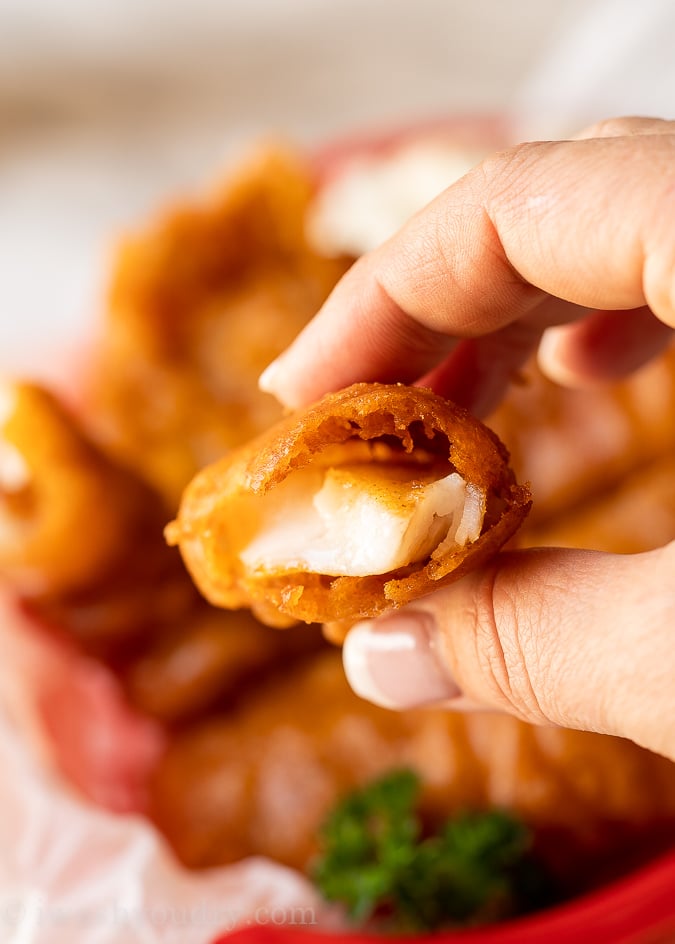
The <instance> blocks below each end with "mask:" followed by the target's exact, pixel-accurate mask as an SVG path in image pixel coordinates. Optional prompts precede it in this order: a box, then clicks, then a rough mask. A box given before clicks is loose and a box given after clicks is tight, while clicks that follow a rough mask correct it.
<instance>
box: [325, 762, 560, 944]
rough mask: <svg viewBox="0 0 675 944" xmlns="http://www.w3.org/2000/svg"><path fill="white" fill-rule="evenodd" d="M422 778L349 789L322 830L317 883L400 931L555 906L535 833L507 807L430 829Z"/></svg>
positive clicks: (359, 916) (397, 776)
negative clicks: (423, 810) (537, 856)
mask: <svg viewBox="0 0 675 944" xmlns="http://www.w3.org/2000/svg"><path fill="white" fill-rule="evenodd" d="M419 794H420V783H419V779H418V777H417V776H416V775H415V774H414V773H413V772H412V771H410V770H399V771H395V772H393V773H391V774H389V775H387V776H385V777H383V778H382V779H380V780H377V781H375V782H373V783H371V784H369V785H368V786H367V787H365V788H364V789H362V790H360V791H357V792H355V793H352V794H350V795H349V796H347V797H346V798H345V799H344V800H343V801H342V802H341V803H340V805H339V806H338V807H337V808H336V809H335V810H334V812H333V813H332V814H331V815H330V816H329V818H328V819H327V821H326V822H325V824H324V826H323V828H322V830H321V841H322V847H323V851H322V855H321V857H320V858H319V859H318V860H317V862H316V863H315V866H314V870H313V877H314V880H315V882H316V884H317V886H318V887H319V889H320V890H321V892H322V894H323V895H324V897H325V898H326V899H328V900H329V901H337V902H341V903H342V904H344V905H345V907H346V910H347V913H348V914H349V916H350V917H351V918H352V919H353V920H354V921H355V922H359V923H364V922H369V923H371V924H373V923H377V924H381V925H383V926H386V927H388V928H390V929H393V928H395V929H396V930H399V931H422V930H433V929H436V928H440V927H445V926H457V925H465V924H478V923H484V922H488V921H495V920H499V919H501V918H504V917H507V916H510V915H512V914H515V913H519V912H522V911H525V910H532V908H534V907H537V906H542V905H544V904H547V903H549V900H550V898H551V888H550V884H549V882H548V879H547V877H546V876H545V875H544V874H543V872H541V870H539V869H538V868H537V866H536V864H535V862H534V860H533V859H532V856H531V845H532V836H531V834H530V831H529V830H528V829H527V828H526V827H525V826H524V825H523V824H522V823H521V822H520V821H519V820H517V819H516V818H515V817H514V816H512V815H510V814H509V813H506V812H503V811H501V810H491V811H488V812H465V813H462V814H460V815H458V816H456V817H455V818H453V819H452V820H449V821H448V822H447V823H445V825H443V827H442V828H441V829H440V831H439V832H437V833H436V834H434V835H430V836H424V835H423V827H422V821H421V818H420V816H419V813H418V812H417V809H416V807H417V804H418V801H419Z"/></svg>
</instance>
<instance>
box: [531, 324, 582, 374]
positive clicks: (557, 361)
mask: <svg viewBox="0 0 675 944" xmlns="http://www.w3.org/2000/svg"><path fill="white" fill-rule="evenodd" d="M564 336H565V328H564V326H563V327H562V328H547V329H546V331H544V333H543V334H542V336H541V340H540V342H539V349H538V351H537V361H538V363H539V367H540V368H541V370H542V371H543V373H544V374H546V376H547V377H548V378H549V380H553V381H554V382H555V383H557V384H559V385H560V386H561V387H574V386H578V378H577V377H576V375H575V374H574V373H573V372H572V371H570V370H569V369H568V368H567V367H566V365H565V363H564V361H562V360H561V358H560V349H561V341H562V340H563V338H564Z"/></svg>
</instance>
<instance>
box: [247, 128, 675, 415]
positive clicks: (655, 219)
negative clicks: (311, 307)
mask: <svg viewBox="0 0 675 944" xmlns="http://www.w3.org/2000/svg"><path fill="white" fill-rule="evenodd" d="M674 210H675V135H665V134H660V135H639V136H631V137H612V138H602V139H590V140H579V141H562V142H543V143H535V144H527V145H521V146H519V147H516V148H512V149H511V150H509V151H505V152H503V153H500V154H497V155H495V156H494V157H492V158H489V159H488V160H487V161H484V162H483V163H482V164H480V165H479V166H478V167H477V168H476V169H474V170H473V171H471V172H470V173H469V174H467V175H466V176H465V177H463V178H462V179H461V180H460V181H458V182H457V183H456V184H454V185H453V186H451V187H449V188H448V189H447V190H446V191H445V192H444V193H443V194H441V195H440V196H439V197H438V198H437V199H436V200H434V201H433V202H432V203H430V204H429V205H428V206H427V207H426V208H425V209H424V210H422V211H421V212H420V213H418V214H417V215H416V216H414V217H413V218H412V219H411V220H410V221H409V222H408V223H407V224H406V226H405V227H403V229H401V230H400V231H399V232H398V233H397V234H396V235H395V236H394V237H393V238H392V239H390V240H389V241H388V242H386V243H385V244H383V246H381V247H380V248H379V249H377V250H376V251H375V252H373V253H370V254H368V255H366V256H364V257H362V258H361V259H360V260H359V261H358V262H357V263H356V264H355V265H354V266H353V267H352V269H351V270H350V271H349V272H348V273H347V275H346V276H345V277H344V278H343V279H342V281H341V282H340V283H339V284H338V286H337V287H336V289H335V290H334V292H333V293H332V295H331V296H330V297H329V299H328V300H327V301H326V303H325V304H324V306H323V308H322V309H321V311H320V312H319V314H318V315H317V316H316V317H315V318H314V320H313V321H312V322H310V324H309V325H308V326H307V327H306V328H305V330H304V331H303V332H302V333H301V334H300V335H299V336H298V338H297V339H296V340H295V342H294V343H293V344H292V345H291V347H290V348H289V349H288V350H287V351H286V352H285V353H284V354H283V355H282V356H281V357H280V358H279V359H278V360H277V361H275V362H274V364H273V365H271V367H270V368H269V369H268V371H266V372H265V374H263V377H262V378H261V386H262V387H263V389H266V390H268V391H270V392H273V393H275V394H276V395H277V396H278V397H279V399H281V400H282V401H283V402H285V403H286V404H287V405H290V406H297V405H300V404H301V403H304V402H308V401H310V400H312V399H315V398H317V397H318V396H320V395H322V394H323V393H325V392H326V391H328V390H332V389H338V388H340V387H343V386H346V385H347V384H350V383H352V382H354V381H356V380H383V381H388V382H391V381H395V380H400V381H406V382H410V381H413V380H415V379H418V378H419V377H420V376H421V375H422V374H424V373H425V372H427V371H429V370H430V369H431V368H432V367H433V366H434V365H435V364H438V363H439V362H440V361H441V360H442V359H443V357H444V356H446V355H447V354H448V353H449V351H450V350H451V349H452V347H453V345H454V344H455V343H456V342H457V340H458V339H461V338H478V337H481V336H483V335H486V334H489V333H492V332H495V331H498V330H500V329H502V328H504V327H505V326H507V325H509V324H511V323H513V322H515V321H518V320H521V319H525V318H527V319H529V320H530V321H531V320H532V319H535V320H536V317H537V310H538V307H539V306H540V305H541V303H542V301H543V299H545V298H546V297H547V296H548V295H552V296H555V297H556V298H558V299H563V300H565V301H567V302H570V303H573V304H575V305H581V306H584V307H586V308H599V309H632V308H637V307H640V306H643V305H645V304H646V305H648V306H649V307H650V308H651V310H652V311H653V312H654V313H655V314H656V316H657V317H658V318H660V319H661V320H662V321H664V322H665V323H666V324H668V325H671V326H673V325H675V309H674V304H675V298H674V296H675V286H674V284H673V271H674V265H675V230H674V229H673V227H672V223H671V221H672V219H673V218H674V216H675V214H674V212H673V211H674ZM548 317H549V316H548V315H542V319H543V320H544V321H545V323H543V324H542V329H543V328H544V327H547V326H548V324H550V320H547V319H548Z"/></svg>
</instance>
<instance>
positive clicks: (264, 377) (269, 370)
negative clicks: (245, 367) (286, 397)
mask: <svg viewBox="0 0 675 944" xmlns="http://www.w3.org/2000/svg"><path fill="white" fill-rule="evenodd" d="M282 375H283V368H282V366H281V362H280V360H279V358H277V359H276V360H275V361H272V363H271V364H268V366H267V367H266V368H265V370H264V371H263V372H262V374H261V375H260V377H259V378H258V387H259V388H260V390H262V392H263V393H271V394H272V396H275V397H276V398H277V399H278V400H281V399H282V397H281V392H280V386H281V384H280V381H281V378H282Z"/></svg>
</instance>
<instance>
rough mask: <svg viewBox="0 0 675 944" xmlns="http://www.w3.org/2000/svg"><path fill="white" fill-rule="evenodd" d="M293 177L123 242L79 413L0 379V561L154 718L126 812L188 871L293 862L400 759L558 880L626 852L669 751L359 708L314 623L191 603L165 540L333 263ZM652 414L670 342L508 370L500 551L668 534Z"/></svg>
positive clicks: (512, 723)
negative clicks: (133, 808) (606, 372)
mask: <svg viewBox="0 0 675 944" xmlns="http://www.w3.org/2000/svg"><path fill="white" fill-rule="evenodd" d="M314 193H315V185H314V181H313V176H312V172H311V168H310V167H308V166H307V164H306V163H305V161H304V160H303V159H302V158H300V157H298V156H297V155H294V154H293V153H290V152H288V151H286V150H284V149H278V148H271V149H266V150H264V151H262V152H260V153H259V154H257V155H254V156H253V157H251V158H250V159H249V160H247V161H246V162H245V164H244V165H243V166H242V168H241V169H240V170H239V171H238V172H237V173H235V174H233V175H232V176H231V177H230V178H229V179H228V180H227V181H226V182H225V183H224V185H223V186H222V188H221V189H219V190H218V191H216V192H215V193H214V194H212V195H211V196H210V197H208V198H207V199H206V200H205V201H204V202H201V203H200V202H194V203H190V204H187V205H185V206H182V207H179V208H177V209H175V210H172V211H170V212H168V213H167V214H165V215H164V216H163V217H162V218H161V219H160V220H158V221H157V222H156V223H154V224H153V225H151V226H150V227H149V228H148V230H147V231H146V232H145V233H144V234H142V235H140V236H137V237H132V238H129V239H128V240H127V241H126V243H125V244H124V245H123V247H122V249H121V253H120V256H119V260H118V263H117V267H116V271H115V275H114V279H113V284H112V290H111V295H110V308H109V312H108V315H107V319H106V322H105V327H104V331H103V333H102V337H101V339H100V343H99V346H98V347H97V349H96V350H95V351H94V352H92V356H91V364H92V369H91V373H90V376H89V378H88V379H87V381H86V384H87V386H86V394H85V395H84V396H83V397H82V403H83V404H84V407H83V408H82V409H80V410H79V411H78V412H77V414H76V413H74V412H71V411H69V410H68V409H67V408H66V407H65V406H64V405H63V404H61V403H60V402H59V401H58V400H57V399H56V398H55V397H54V396H52V395H51V394H49V393H47V392H46V391H44V390H41V389H39V388H37V387H34V386H30V385H25V384H21V383H17V384H8V385H6V386H5V387H4V388H3V390H2V391H1V393H0V574H1V575H2V577H3V579H4V581H5V582H6V583H7V584H8V586H9V587H10V588H11V590H12V592H13V593H15V594H16V595H17V596H19V597H20V598H21V600H22V601H23V603H24V604H25V606H26V607H27V608H28V609H29V610H30V612H31V613H33V614H34V616H35V618H36V619H38V620H40V621H41V622H42V623H44V624H48V625H49V626H51V627H53V628H54V631H55V632H58V633H59V634H61V635H66V636H68V637H69V638H71V639H74V640H76V642H77V645H78V646H80V647H82V648H83V649H84V650H85V651H86V652H87V653H88V654H89V655H91V656H93V657H95V658H96V659H99V660H101V661H102V662H104V663H105V664H106V665H108V666H110V667H111V668H112V669H113V670H114V672H115V673H116V675H117V677H118V678H119V680H120V684H121V685H122V687H123V689H124V691H125V693H126V697H127V698H128V700H129V702H130V703H131V704H132V705H133V706H134V707H135V708H136V709H137V710H138V711H139V712H141V713H144V714H146V715H149V716H151V717H153V718H155V719H157V721H158V722H159V723H160V724H161V725H162V726H163V727H164V728H165V730H166V732H167V744H168V746H167V748H166V750H165V752H164V754H163V756H162V758H161V759H160V761H159V763H158V764H157V766H156V768H155V770H154V772H153V774H152V777H151V780H150V782H149V783H148V796H149V801H148V805H147V808H146V810H145V812H147V813H148V815H150V816H151V817H152V818H153V819H154V821H155V822H156V823H157V825H158V827H159V828H160V829H161V830H162V831H163V832H164V833H165V835H166V836H167V837H168V839H169V841H170V842H171V844H172V846H173V848H174V849H175V851H176V853H177V855H178V856H179V858H180V859H181V860H182V861H183V862H185V863H186V864H187V865H189V866H192V867H204V866H212V865H216V864H220V863H227V862H232V861H234V860H237V859H239V858H242V857H244V856H247V855H251V854H262V855H267V856H270V857H272V858H274V859H276V860H279V861H281V862H284V863H287V864H289V865H291V866H295V867H298V868H304V867H306V865H307V863H308V862H309V861H310V859H311V857H312V855H313V854H314V852H315V850H316V842H317V838H316V834H317V828H318V826H319V824H320V822H321V821H322V819H323V818H324V816H325V814H326V812H327V811H328V810H329V809H330V808H331V806H333V804H334V803H335V801H336V800H337V799H338V798H339V797H340V796H342V795H343V794H344V793H345V792H346V791H348V790H349V789H350V788H353V787H355V786H357V785H360V784H363V783H366V782H367V781H369V780H370V779H372V778H373V777H375V776H377V775H380V774H382V773H384V772H386V771H387V770H390V769H392V768H396V767H401V766H411V767H413V768H415V769H416V770H417V771H418V773H419V774H420V776H421V778H422V781H423V785H424V808H425V813H426V815H428V816H429V817H430V818H434V817H441V816H446V815H447V814H448V813H450V812H452V811H453V810H457V809H465V808H473V809H484V808H489V807H492V806H498V807H502V808H507V809H510V810H513V811H514V812H516V813H518V814H520V815H521V816H522V817H523V818H524V820H525V821H526V822H527V823H529V824H530V825H531V826H532V827H533V828H534V830H535V834H536V837H537V843H538V844H539V845H540V847H541V850H542V852H543V854H544V857H545V858H546V859H547V861H548V863H549V865H550V867H551V868H552V870H553V871H554V872H556V873H557V874H558V875H559V876H560V877H562V879H563V882H564V883H566V884H567V886H568V887H569V888H570V889H577V888H580V887H584V886H585V885H588V884H590V883H592V882H595V881H599V880H601V879H602V878H605V877H608V876H610V875H612V874H615V873H616V872H618V871H625V870H626V869H628V868H629V867H630V866H631V865H633V864H634V863H635V862H636V861H641V860H644V859H645V858H646V857H648V856H649V855H651V854H653V852H654V851H656V850H658V849H661V848H664V847H666V846H668V845H669V844H671V843H672V842H673V841H674V840H675V767H674V766H673V765H672V764H670V763H669V762H668V761H666V760H664V759H663V758H660V757H657V756H655V755H652V754H650V753H649V752H647V751H644V750H642V749H640V748H638V747H636V746H635V745H633V744H631V743H628V742H625V741H622V740H620V739H616V738H610V737H604V736H600V735H595V734H589V733H579V732H572V731H564V730H560V729H555V728H534V727H531V726H528V725H526V724H524V723H522V722H519V721H517V720H515V719H513V718H509V717H504V716H495V715H490V714H472V715H466V716H462V715H455V714H449V713H445V712H443V711H441V710H427V711H414V712H413V711H411V712H402V713H392V712H387V711H385V710H383V709H379V708H375V707H373V706H372V705H370V704H367V703H365V702H363V701H361V700H360V699H359V698H357V697H356V696H355V695H354V694H353V693H352V692H351V690H350V689H349V688H348V686H347V684H346V681H345V679H344V677H343V673H342V666H341V659H340V652H339V650H338V649H337V648H335V647H333V646H331V645H330V644H328V643H327V642H326V641H325V640H324V637H323V636H322V633H321V630H320V627H318V626H316V625H303V626H301V627H298V626H295V627H293V628H290V629H284V630H281V629H270V628H268V627H267V626H264V625H262V624H261V623H259V622H258V620H257V619H256V617H254V616H253V615H252V614H251V613H250V612H249V610H247V609H242V610H239V611H224V610H220V609H216V608H214V607H212V606H211V605H209V604H208V603H207V602H206V601H205V600H203V599H202V598H201V597H200V596H199V594H198V593H197V592H196V590H195V589H194V587H193V584H192V581H191V579H190V577H189V576H188V574H187V572H186V571H185V569H184V567H183V564H182V562H181V559H180V557H179V555H178V553H177V551H176V550H175V549H173V548H169V547H168V546H167V545H166V544H165V541H164V538H163V533H162V532H163V528H164V526H165V525H166V523H167V522H168V521H169V520H170V519H171V518H173V517H174V516H175V514H176V511H177V507H178V503H179V499H180V496H181V493H182V492H183V489H184V488H185V487H186V486H187V484H188V482H189V481H190V479H191V478H192V477H193V476H194V475H195V473H197V472H198V470H199V469H200V468H202V467H203V466H204V465H206V464H207V463H210V462H213V461H214V460H217V459H219V458H220V457H221V456H222V455H223V454H227V453H228V452H229V450H231V449H232V448H234V447H237V446H240V445H241V444H242V443H245V442H247V441H248V440H249V439H250V438H251V437H252V436H254V435H257V434H259V433H261V432H263V431H264V430H266V429H267V428H268V427H269V426H270V424H272V423H273V422H275V421H276V420H277V419H279V417H280V409H279V407H278V406H277V404H276V403H275V402H274V401H273V399H272V398H271V397H269V396H266V395H264V394H262V393H260V392H259V391H258V389H257V377H258V375H259V373H260V371H261V370H262V369H263V368H264V367H265V366H266V364H267V363H268V362H269V361H271V360H272V359H273V358H274V357H275V356H276V355H277V354H278V353H279V352H280V351H281V350H282V349H283V348H284V347H285V346H286V345H287V344H288V342H289V341H290V340H291V339H292V338H293V337H294V335H295V334H296V333H297V331H298V330H299V329H300V328H301V327H302V326H303V324H305V323H306V321H307V320H308V319H309V318H310V317H311V316H312V315H313V314H314V313H315V311H316V310H317V308H318V307H319V305H320V304H321V302H322V301H323V299H324V298H325V297H326V295H327V294H328V292H329V291H330V289H331V288H332V286H333V285H334V284H335V282H336V281H337V279H338V278H339V277H340V275H341V274H342V273H343V272H344V271H345V269H346V267H347V266H348V265H349V264H350V262H351V260H349V259H328V258H324V257H322V256H321V255H320V254H319V253H318V252H317V251H316V250H314V249H313V248H312V246H311V245H310V244H309V242H308V240H307V237H306V235H305V222H306V218H307V214H308V211H309V209H310V207H311V204H312V200H313V198H314ZM84 383H85V379H84V378H83V384H84ZM674 416H675V358H674V357H673V355H672V354H669V355H667V356H664V357H662V358H661V359H660V360H659V361H658V362H656V363H653V364H652V365H650V366H648V367H647V368H645V369H644V370H642V371H641V372H640V373H639V374H637V375H636V376H635V377H633V378H632V379H631V380H629V381H627V382H624V383H622V384H620V385H617V386H615V387H612V388H606V389H602V390H598V391H596V392H593V393H589V392H583V393H578V392H571V391H566V390H562V389H559V388H556V387H554V386H553V385H551V384H550V383H549V382H547V381H546V380H544V379H543V378H542V377H541V376H540V375H538V374H537V372H536V370H535V369H534V368H532V369H528V371H526V372H525V374H524V375H523V378H522V382H521V383H519V384H518V385H517V386H515V387H514V389H513V390H512V392H511V393H510V395H509V397H508V399H507V401H506V402H505V403H504V405H503V406H502V407H501V408H500V409H499V411H498V412H497V413H496V414H495V415H494V416H493V417H492V418H490V421H489V422H490V425H491V426H492V427H493V428H494V429H496V430H497V432H498V433H499V435H500V437H501V439H502V440H503V442H504V443H506V445H507V447H508V449H509V450H510V452H511V455H512V465H513V467H514V468H515V470H516V472H517V476H518V479H519V481H521V482H525V481H527V482H529V483H530V484H531V491H532V495H533V498H534V504H533V508H532V512H531V514H530V516H529V518H528V520H527V521H526V523H525V524H524V526H523V527H522V528H521V530H520V532H519V534H518V536H517V538H516V541H517V542H518V544H519V545H521V546H529V545H535V544H558V545H569V546H580V547H594V548H598V549H602V550H608V551H614V552H618V553H628V552H634V551H641V550H646V549H649V548H651V547H655V546H658V545H659V544H661V543H663V542H665V541H667V540H670V539H672V538H675V487H674V486H673V482H674V481H675V479H674V477H673V472H674V471H675V424H674V423H673V417H674ZM519 501H520V502H521V505H524V503H525V498H523V496H522V495H521V496H520V499H519ZM521 517H522V516H521Z"/></svg>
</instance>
